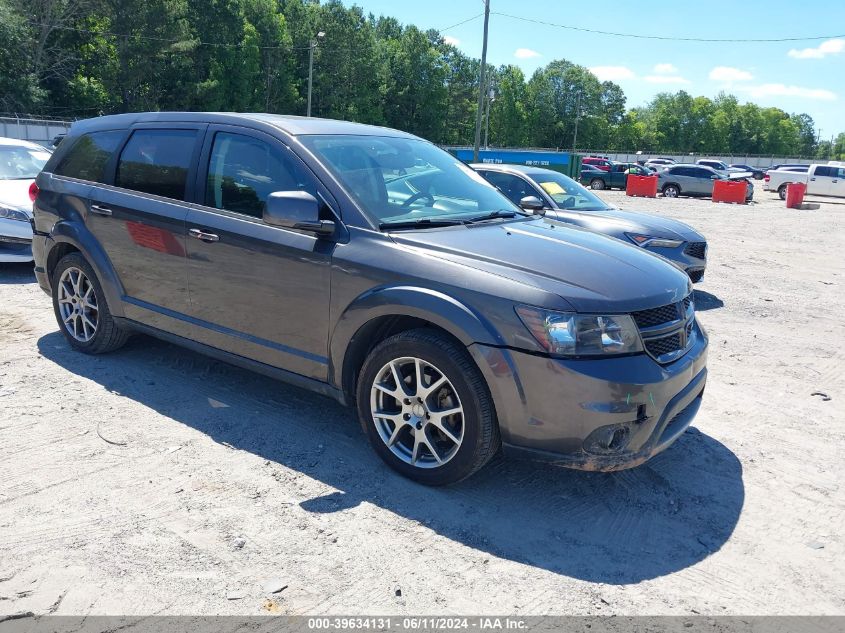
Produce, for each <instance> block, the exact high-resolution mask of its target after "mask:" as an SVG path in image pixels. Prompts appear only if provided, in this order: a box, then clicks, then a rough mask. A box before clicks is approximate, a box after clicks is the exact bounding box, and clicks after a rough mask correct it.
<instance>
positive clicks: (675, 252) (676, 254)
mask: <svg viewBox="0 0 845 633" xmlns="http://www.w3.org/2000/svg"><path fill="white" fill-rule="evenodd" d="M688 244H689V242H684V243H683V244H681V245H680V246H676V247H675V248H661V247H653V246H646V250H647V251H649V252H650V253H654V254H655V255H660V256H661V257H665V258H666V259H668V260H669V261H670V262H672V263H673V264H674V265H675V266H677V267H678V268H680V269H681V270H683V271H684V272H685V273H686V274H687V275H689V277H690V279H691V280H692V282H693V283H698V282H699V281H701V279H702V278H703V277H704V271H705V270H706V269H707V247H705V250H704V257H694V256H692V255H690V254H689V253H687V252H686V250H685V249H686V248H687V246H688Z"/></svg>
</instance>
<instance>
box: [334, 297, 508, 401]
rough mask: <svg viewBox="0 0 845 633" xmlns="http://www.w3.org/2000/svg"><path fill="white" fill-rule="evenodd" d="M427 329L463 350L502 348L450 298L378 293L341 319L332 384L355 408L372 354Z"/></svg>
mask: <svg viewBox="0 0 845 633" xmlns="http://www.w3.org/2000/svg"><path fill="white" fill-rule="evenodd" d="M423 327H427V328H431V329H434V330H437V331H439V332H441V333H443V334H444V335H446V336H448V337H449V338H451V339H453V340H454V341H455V342H457V343H458V344H460V345H462V346H464V347H466V346H469V345H471V344H472V343H491V344H501V343H502V341H501V338H500V337H499V335H498V334H497V333H496V331H495V330H494V328H493V327H492V325H491V324H490V323H489V322H487V321H486V319H484V318H483V317H482V316H481V315H479V314H478V313H476V312H475V311H474V310H472V309H470V308H469V307H468V306H466V305H465V304H463V303H461V302H459V301H457V300H456V299H454V298H452V297H450V296H448V295H445V294H443V293H441V292H438V291H434V290H431V289H427V288H415V287H408V286H402V287H389V288H380V289H377V290H373V291H370V292H368V293H366V294H364V295H362V296H361V297H359V298H358V299H356V300H355V301H353V302H352V303H351V304H350V305H349V306H348V307H347V308H346V310H345V311H344V312H343V314H342V315H341V316H340V318H339V319H338V323H337V326H336V327H335V330H334V333H333V335H332V338H331V342H330V350H329V352H330V363H331V366H330V369H329V371H330V381H331V382H332V384H334V385H335V386H337V387H339V388H340V389H341V390H342V391H343V393H344V394H345V397H346V398H347V399H348V401H349V402H353V401H354V397H355V388H356V381H357V377H358V372H359V370H360V369H361V366H362V365H363V363H364V360H365V359H366V357H367V355H368V354H369V352H370V350H372V349H373V347H375V346H376V345H377V344H378V343H380V342H381V341H383V340H384V339H386V338H388V337H389V336H393V335H394V334H398V333H399V332H403V331H406V330H412V329H417V328H423Z"/></svg>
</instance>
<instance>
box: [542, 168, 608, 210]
mask: <svg viewBox="0 0 845 633" xmlns="http://www.w3.org/2000/svg"><path fill="white" fill-rule="evenodd" d="M528 177H529V178H531V180H533V181H534V182H536V183H537V184H538V185H540V186H541V187H542V188H543V191H545V192H546V193H547V194H548V196H549V197H550V198H551V199H552V200H554V201H555V204H556V205H557V207H558V208H560V209H575V210H578V211H604V210H606V209H609V208H610V207H609V206H608V205H607V204H605V203H604V202H602V200H601V198H599V197H598V196H596V195H594V194H592V193H590V192H589V191H588V190H587V189H585V188H584V187H582V186H581V185H579V184H578V183H577V182H575V181H574V180H572V178H569V177H568V176H564V175H563V174H559V173H557V172H553V171H544V172H535V173H530V174H528Z"/></svg>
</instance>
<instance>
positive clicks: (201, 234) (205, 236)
mask: <svg viewBox="0 0 845 633" xmlns="http://www.w3.org/2000/svg"><path fill="white" fill-rule="evenodd" d="M188 235H190V236H191V237H193V238H196V239H198V240H200V241H203V242H206V243H211V242H219V241H220V236H219V235H215V234H214V233H206V232H205V231H201V230H200V229H190V230H189V231H188Z"/></svg>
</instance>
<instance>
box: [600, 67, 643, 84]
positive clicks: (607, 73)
mask: <svg viewBox="0 0 845 633" xmlns="http://www.w3.org/2000/svg"><path fill="white" fill-rule="evenodd" d="M589 71H590V72H591V73H593V74H594V75H595V76H596V77H598V79H599V81H620V80H622V79H634V77H636V75H634V71H633V70H631V69H630V68H628V67H627V66H593V67H592V68H590V69H589Z"/></svg>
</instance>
